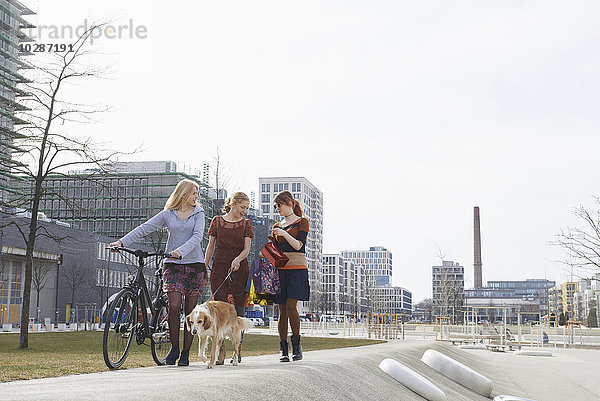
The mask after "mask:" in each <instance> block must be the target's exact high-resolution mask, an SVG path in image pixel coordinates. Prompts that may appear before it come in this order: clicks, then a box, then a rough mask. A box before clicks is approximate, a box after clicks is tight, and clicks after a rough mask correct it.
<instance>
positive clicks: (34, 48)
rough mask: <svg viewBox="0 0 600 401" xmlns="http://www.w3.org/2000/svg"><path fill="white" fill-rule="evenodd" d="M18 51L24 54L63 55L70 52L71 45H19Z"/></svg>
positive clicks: (71, 49)
mask: <svg viewBox="0 0 600 401" xmlns="http://www.w3.org/2000/svg"><path fill="white" fill-rule="evenodd" d="M19 50H20V51H21V52H24V53H64V52H67V53H69V52H72V51H73V45H72V44H66V43H21V44H19Z"/></svg>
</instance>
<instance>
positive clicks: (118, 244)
mask: <svg viewBox="0 0 600 401" xmlns="http://www.w3.org/2000/svg"><path fill="white" fill-rule="evenodd" d="M120 246H123V243H122V242H121V241H115V242H111V243H110V244H108V247H109V248H117V247H120Z"/></svg>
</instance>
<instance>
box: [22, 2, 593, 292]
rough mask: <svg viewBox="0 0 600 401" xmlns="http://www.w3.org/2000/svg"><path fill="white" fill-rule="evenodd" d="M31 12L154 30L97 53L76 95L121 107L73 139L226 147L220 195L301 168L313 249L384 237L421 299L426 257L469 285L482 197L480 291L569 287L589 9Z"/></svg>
mask: <svg viewBox="0 0 600 401" xmlns="http://www.w3.org/2000/svg"><path fill="white" fill-rule="evenodd" d="M23 2H24V3H25V4H26V5H28V6H29V7H30V8H32V9H33V10H34V11H36V12H37V14H38V15H36V16H34V17H32V18H30V19H31V20H32V21H33V22H34V23H36V24H38V25H40V26H42V25H44V26H51V25H56V26H58V27H60V26H61V25H65V26H72V27H73V26H74V27H76V26H79V25H82V24H83V23H84V20H85V19H87V20H88V21H94V20H106V19H109V20H112V21H113V25H129V24H130V20H131V21H132V26H134V28H136V27H140V26H143V27H144V28H140V29H146V32H147V34H146V35H145V36H146V37H145V38H141V37H140V38H130V37H129V35H128V34H127V31H122V34H123V36H125V37H122V38H120V39H99V40H97V41H96V42H95V43H94V45H93V46H94V47H95V49H97V50H99V51H101V52H102V53H103V54H101V55H98V56H97V57H96V60H95V62H97V63H99V64H102V65H109V66H111V72H110V79H108V80H100V81H93V82H92V81H90V83H89V84H87V83H86V85H85V86H82V87H81V88H80V89H78V90H73V91H72V92H71V93H70V95H71V96H74V97H75V98H76V99H73V100H85V101H88V102H90V101H91V102H100V103H103V104H107V105H111V106H112V108H113V111H112V112H110V113H107V114H105V115H104V116H103V119H102V121H100V122H99V123H97V124H95V125H92V126H87V127H85V129H84V131H85V132H84V133H85V135H93V136H94V137H97V138H99V139H102V140H105V141H111V142H112V145H111V146H113V147H115V148H119V149H131V148H133V147H135V146H137V145H140V144H142V142H143V145H144V147H145V149H146V150H147V151H146V152H145V153H142V154H138V155H136V156H135V157H134V158H135V160H173V161H178V162H186V163H188V164H190V165H194V166H196V167H198V168H200V167H201V166H202V161H204V160H210V159H211V157H212V156H213V155H214V154H215V150H216V147H217V146H219V149H220V152H221V154H222V156H223V157H224V159H225V162H226V163H227V165H228V166H230V167H231V169H232V170H233V171H234V172H235V176H236V187H235V188H230V189H232V190H243V191H246V192H250V191H251V190H255V191H256V190H257V189H258V188H257V187H258V177H267V176H304V177H306V178H307V179H308V180H309V181H311V182H312V183H313V184H314V185H316V186H317V187H318V188H319V189H320V190H321V191H323V194H324V244H323V246H324V251H325V252H328V253H337V252H339V251H341V250H343V249H357V248H367V247H369V246H374V245H382V246H385V247H386V248H388V249H389V250H391V251H392V252H393V260H394V276H393V284H394V285H400V286H403V287H406V288H408V289H409V290H411V291H413V300H414V301H419V300H422V299H423V298H425V297H430V296H431V266H432V265H435V264H438V263H439V257H438V256H437V254H438V251H437V249H438V246H439V248H441V249H442V251H443V253H444V254H445V255H446V259H448V260H453V261H456V262H459V263H460V264H462V265H463V266H464V267H465V269H466V278H467V286H468V287H471V286H472V285H473V207H474V206H479V207H480V211H481V212H480V213H481V236H482V253H483V280H484V282H485V281H487V280H520V279H526V278H544V277H547V278H550V279H554V280H557V281H565V280H566V279H567V278H568V274H567V273H566V272H565V271H563V270H562V269H561V267H560V265H559V264H558V263H556V262H555V260H557V259H563V258H564V257H563V253H562V251H560V250H559V249H555V248H553V247H550V246H548V245H547V242H548V241H551V240H552V239H553V237H554V235H555V234H556V233H557V232H558V231H559V230H560V229H561V228H563V227H566V226H568V225H575V224H577V223H578V222H577V220H576V219H575V218H574V217H573V215H572V210H573V208H575V207H577V206H579V205H591V200H592V196H594V195H600V188H598V171H599V167H600V158H599V157H598V149H599V147H600V137H599V134H598V127H599V118H598V110H599V109H600V104H599V101H598V96H599V95H598V94H599V93H600V85H599V72H600V24H599V23H598V15H599V11H600V3H598V2H596V1H587V2H577V1H570V2H551V1H531V2H529V1H502V2H499V1H498V2H481V1H463V2H446V1H427V2H418V1H348V0H344V1H303V2H288V1H280V0H278V1H228V2H217V1H213V2H206V1H195V2H178V3H172V4H170V3H164V2H154V1H141V0H129V1H127V2H122V1H116V0H105V1H103V2H82V1H74V0H57V1H52V2H49V1H41V0H23ZM50 32H51V31H50V29H48V30H46V31H44V32H41V34H40V35H41V37H39V38H38V39H40V40H41V41H43V42H48V43H68V42H69V40H68V39H69V38H63V39H52V38H50V37H49V34H50ZM35 57H37V56H35ZM82 134H83V132H82Z"/></svg>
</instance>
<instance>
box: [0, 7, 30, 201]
mask: <svg viewBox="0 0 600 401" xmlns="http://www.w3.org/2000/svg"><path fill="white" fill-rule="evenodd" d="M31 14H33V11H31V10H30V9H28V8H27V7H25V6H24V5H23V4H21V3H20V2H18V1H14V0H0V205H3V206H6V205H7V203H8V202H9V198H10V196H11V195H15V194H18V192H16V191H15V189H14V188H11V186H10V185H9V180H11V179H18V178H17V177H16V176H15V175H14V174H12V172H13V170H14V168H15V167H16V166H18V165H19V162H18V161H16V160H14V159H13V154H14V153H19V152H22V150H21V149H19V148H18V147H17V146H15V144H14V140H15V139H16V138H20V137H24V135H23V134H22V133H19V132H17V130H16V129H15V127H16V126H18V125H22V124H25V123H26V122H25V121H24V120H22V119H20V118H18V117H17V116H16V115H15V113H17V112H19V111H24V110H28V109H27V107H25V106H23V105H21V104H19V102H18V99H19V98H20V97H24V96H27V95H28V93H27V92H25V91H23V90H22V89H19V88H17V85H18V84H20V83H26V82H30V81H29V80H28V79H26V78H25V77H24V76H23V75H21V74H20V73H19V70H22V69H28V68H31V67H30V66H29V65H28V64H27V63H26V62H25V61H23V56H27V55H29V54H30V53H26V52H22V51H21V47H20V44H21V43H25V42H32V41H33V39H31V38H29V37H28V36H27V35H26V34H24V33H23V32H22V31H21V29H26V28H33V25H31V24H30V23H29V22H27V21H26V20H25V19H24V18H23V16H27V15H31Z"/></svg>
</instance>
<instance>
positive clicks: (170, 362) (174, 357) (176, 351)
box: [165, 346, 179, 365]
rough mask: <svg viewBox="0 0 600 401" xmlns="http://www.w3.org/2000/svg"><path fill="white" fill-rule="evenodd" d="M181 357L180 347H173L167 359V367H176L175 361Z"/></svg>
mask: <svg viewBox="0 0 600 401" xmlns="http://www.w3.org/2000/svg"><path fill="white" fill-rule="evenodd" d="M178 357H179V347H173V346H171V350H170V351H169V353H168V354H167V357H166V358H165V365H175V361H176V360H177V358H178Z"/></svg>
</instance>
